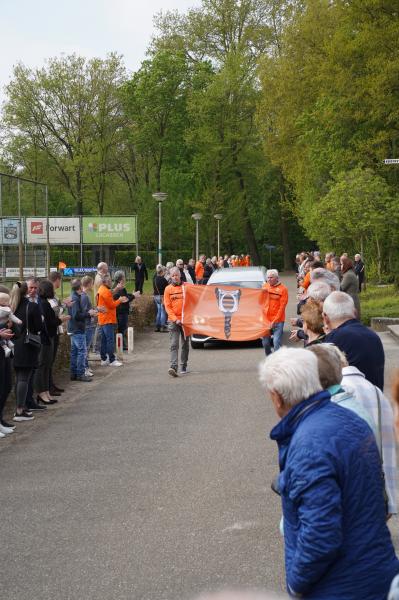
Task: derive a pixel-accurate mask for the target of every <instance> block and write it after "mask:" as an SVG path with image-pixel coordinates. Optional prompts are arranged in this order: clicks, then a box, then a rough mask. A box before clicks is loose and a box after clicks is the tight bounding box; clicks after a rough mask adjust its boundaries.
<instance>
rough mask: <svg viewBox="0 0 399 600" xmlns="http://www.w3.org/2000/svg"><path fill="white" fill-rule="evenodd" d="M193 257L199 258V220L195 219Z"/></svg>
mask: <svg viewBox="0 0 399 600" xmlns="http://www.w3.org/2000/svg"><path fill="white" fill-rule="evenodd" d="M195 258H196V260H197V261H198V260H199V220H198V219H197V220H196V221H195Z"/></svg>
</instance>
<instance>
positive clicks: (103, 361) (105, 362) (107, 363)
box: [100, 358, 109, 367]
mask: <svg viewBox="0 0 399 600" xmlns="http://www.w3.org/2000/svg"><path fill="white" fill-rule="evenodd" d="M100 365H101V366H102V367H108V365H109V358H107V360H102V361H101V362H100Z"/></svg>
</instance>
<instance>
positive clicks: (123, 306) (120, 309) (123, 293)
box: [112, 288, 134, 316]
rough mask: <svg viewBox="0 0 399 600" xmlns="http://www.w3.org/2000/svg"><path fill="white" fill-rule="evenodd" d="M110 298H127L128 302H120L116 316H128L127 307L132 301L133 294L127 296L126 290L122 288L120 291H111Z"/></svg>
mask: <svg viewBox="0 0 399 600" xmlns="http://www.w3.org/2000/svg"><path fill="white" fill-rule="evenodd" d="M112 296H113V299H114V300H118V298H120V297H121V296H127V298H129V302H122V303H121V304H119V306H117V307H116V316H118V315H123V314H127V315H128V314H129V305H130V303H131V302H132V300H134V294H129V293H128V291H127V289H126V288H122V289H121V290H112Z"/></svg>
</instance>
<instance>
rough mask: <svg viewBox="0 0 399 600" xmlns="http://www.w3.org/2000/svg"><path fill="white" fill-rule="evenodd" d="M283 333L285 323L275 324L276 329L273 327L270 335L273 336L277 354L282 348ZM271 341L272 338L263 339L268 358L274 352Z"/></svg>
mask: <svg viewBox="0 0 399 600" xmlns="http://www.w3.org/2000/svg"><path fill="white" fill-rule="evenodd" d="M283 331H284V321H281V322H280V323H275V324H274V327H272V329H271V330H270V333H271V334H273V348H274V351H275V352H276V351H277V350H279V349H280V348H281V340H282V337H283ZM270 341H271V340H270V336H265V337H263V338H262V346H263V347H264V349H265V353H266V356H268V355H269V354H270V353H271V351H272V348H271V343H270Z"/></svg>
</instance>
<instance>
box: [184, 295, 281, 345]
mask: <svg viewBox="0 0 399 600" xmlns="http://www.w3.org/2000/svg"><path fill="white" fill-rule="evenodd" d="M268 302H269V293H268V292H267V290H263V289H259V290H254V289H248V288H239V287H233V286H218V285H193V284H191V283H185V284H184V285H183V313H182V325H183V329H184V333H185V335H186V336H188V335H191V334H193V333H198V334H200V335H206V336H211V337H214V338H216V339H218V340H229V341H232V342H243V341H247V340H256V339H257V338H260V337H263V336H265V335H268V334H269V329H270V322H269V321H268V319H267V308H268Z"/></svg>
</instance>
